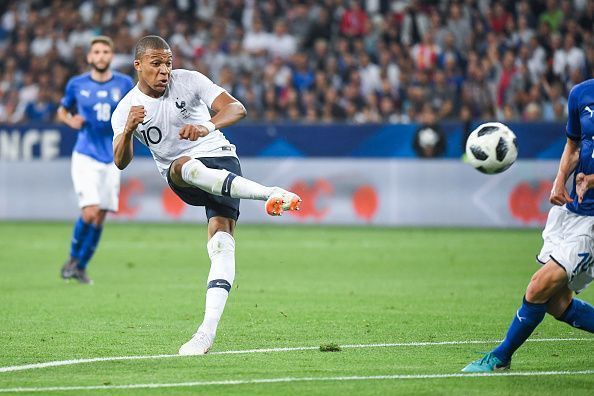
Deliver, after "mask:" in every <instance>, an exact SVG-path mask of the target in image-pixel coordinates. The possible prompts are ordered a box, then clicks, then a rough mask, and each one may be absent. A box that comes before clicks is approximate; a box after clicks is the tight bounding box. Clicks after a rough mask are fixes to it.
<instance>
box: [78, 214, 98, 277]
mask: <svg viewBox="0 0 594 396" xmlns="http://www.w3.org/2000/svg"><path fill="white" fill-rule="evenodd" d="M102 232H103V226H102V225H95V224H89V230H88V231H87V236H86V238H85V240H84V241H83V244H82V246H81V249H80V257H79V262H78V264H77V265H76V267H77V268H78V269H85V268H87V265H88V264H89V261H90V260H91V257H93V254H94V253H95V250H97V246H98V245H99V240H100V239H101V233H102Z"/></svg>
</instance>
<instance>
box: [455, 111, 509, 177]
mask: <svg viewBox="0 0 594 396" xmlns="http://www.w3.org/2000/svg"><path fill="white" fill-rule="evenodd" d="M466 158H467V161H468V162H469V163H470V165H472V166H473V167H475V168H476V169H477V170H479V171H480V172H483V173H487V174H495V173H501V172H503V171H504V170H506V169H508V168H509V167H510V166H512V165H513V163H514V162H515V161H516V158H518V143H517V140H516V135H515V134H514V133H513V132H512V130H511V129H509V128H508V127H507V126H506V125H504V124H502V123H500V122H487V123H485V124H482V125H479V126H478V127H477V128H476V129H475V130H474V131H472V133H471V134H470V136H468V140H467V141H466Z"/></svg>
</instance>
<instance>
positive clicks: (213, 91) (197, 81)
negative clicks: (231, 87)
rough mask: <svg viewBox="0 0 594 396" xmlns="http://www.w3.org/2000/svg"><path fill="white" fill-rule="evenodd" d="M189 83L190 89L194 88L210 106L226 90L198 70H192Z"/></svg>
mask: <svg viewBox="0 0 594 396" xmlns="http://www.w3.org/2000/svg"><path fill="white" fill-rule="evenodd" d="M188 83H189V84H188V86H189V87H190V89H192V91H193V92H195V93H196V95H197V96H198V97H199V98H200V99H202V101H203V102H204V103H206V105H207V106H208V107H209V108H210V107H211V106H212V102H214V100H215V99H216V98H217V96H219V95H220V94H221V93H223V92H226V91H225V89H224V88H222V87H220V86H218V85H217V84H215V83H213V82H212V81H211V80H210V79H209V78H208V77H206V76H205V75H204V74H202V73H199V72H197V71H194V72H190V75H189V81H188Z"/></svg>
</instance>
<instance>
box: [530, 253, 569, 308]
mask: <svg viewBox="0 0 594 396" xmlns="http://www.w3.org/2000/svg"><path fill="white" fill-rule="evenodd" d="M566 286H567V274H566V272H565V269H564V268H563V267H561V266H560V265H559V264H558V263H557V262H555V261H554V260H552V259H551V260H549V261H548V262H547V263H546V264H545V265H543V266H542V267H541V268H540V269H539V270H538V271H536V273H535V274H534V275H533V276H532V279H530V283H529V284H528V287H527V288H526V300H527V301H528V302H531V303H535V304H542V303H546V302H547V301H549V300H550V298H551V297H552V296H554V295H555V294H556V293H557V292H559V290H561V289H562V288H563V287H566Z"/></svg>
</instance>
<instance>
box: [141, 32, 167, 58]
mask: <svg viewBox="0 0 594 396" xmlns="http://www.w3.org/2000/svg"><path fill="white" fill-rule="evenodd" d="M150 49H156V50H160V49H163V50H170V51H171V47H170V46H169V44H167V41H165V39H163V37H161V36H144V37H143V38H141V39H140V40H138V42H137V43H136V47H135V48H134V59H137V60H139V59H140V58H142V56H143V55H144V54H145V53H146V51H147V50H150Z"/></svg>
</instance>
